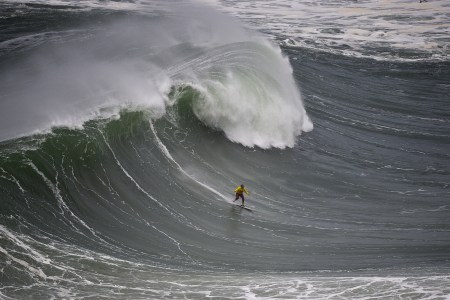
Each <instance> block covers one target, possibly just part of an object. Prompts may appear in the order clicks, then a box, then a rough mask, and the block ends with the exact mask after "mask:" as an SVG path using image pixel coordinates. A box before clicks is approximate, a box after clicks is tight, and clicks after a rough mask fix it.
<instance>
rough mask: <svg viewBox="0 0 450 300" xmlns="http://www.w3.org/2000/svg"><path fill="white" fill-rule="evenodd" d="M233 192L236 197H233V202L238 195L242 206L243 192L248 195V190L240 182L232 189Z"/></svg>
mask: <svg viewBox="0 0 450 300" xmlns="http://www.w3.org/2000/svg"><path fill="white" fill-rule="evenodd" d="M234 192H235V193H236V199H234V200H233V202H234V201H236V200H237V199H239V197H240V198H241V199H242V206H244V201H245V199H244V193H246V194H247V195H250V194H249V193H248V191H247V190H246V189H245V188H244V185H243V184H241V185H240V186H238V187H237V188H236V189H235V190H234Z"/></svg>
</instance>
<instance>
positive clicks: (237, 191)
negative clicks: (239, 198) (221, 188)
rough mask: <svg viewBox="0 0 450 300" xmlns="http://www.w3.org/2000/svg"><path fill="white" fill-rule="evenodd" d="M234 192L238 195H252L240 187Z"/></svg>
mask: <svg viewBox="0 0 450 300" xmlns="http://www.w3.org/2000/svg"><path fill="white" fill-rule="evenodd" d="M234 192H235V193H237V194H243V193H244V192H245V193H246V194H247V195H250V194H249V193H248V191H247V190H246V189H245V188H243V187H241V186H238V187H237V188H236V189H235V190H234Z"/></svg>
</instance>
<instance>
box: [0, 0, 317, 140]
mask: <svg viewBox="0 0 450 300" xmlns="http://www.w3.org/2000/svg"><path fill="white" fill-rule="evenodd" d="M168 8H170V12H171V16H170V17H165V18H154V19H148V18H139V17H118V19H119V20H115V21H105V22H104V23H102V24H101V26H98V25H90V26H89V25H85V27H84V29H81V28H79V29H78V32H77V33H75V37H74V33H73V31H70V32H68V33H67V35H66V36H61V33H60V32H59V33H58V34H57V35H58V36H59V38H58V39H56V41H53V42H48V43H44V45H39V46H36V47H35V48H34V49H33V50H32V54H31V55H28V56H27V57H25V59H23V60H22V59H21V60H13V62H11V64H10V65H8V68H9V72H8V73H7V74H3V75H2V76H1V78H0V79H1V80H0V82H1V84H0V88H1V90H2V91H3V93H4V95H5V96H4V99H2V101H1V103H0V105H1V110H0V111H1V118H0V119H1V124H0V128H1V131H0V138H1V139H2V140H5V139H11V138H14V137H17V136H23V135H27V134H30V133H36V132H42V131H46V130H49V129H51V128H53V127H58V126H59V127H60V126H68V127H81V126H82V124H83V123H84V122H86V121H88V120H90V119H93V118H99V117H100V118H102V117H103V118H104V117H106V118H107V117H111V116H114V115H115V116H117V114H118V112H119V111H120V110H121V109H124V108H127V109H137V110H140V109H143V108H145V109H146V110H148V111H149V112H150V115H151V116H152V117H154V118H157V117H160V116H162V115H163V114H164V113H165V110H166V108H167V107H168V106H170V105H173V103H175V102H176V101H177V99H176V98H172V99H169V97H168V94H169V93H170V91H171V88H174V87H179V86H191V87H193V88H194V89H196V90H197V91H198V97H197V99H195V100H194V101H193V102H192V107H193V110H194V113H195V114H196V116H197V117H198V118H199V119H200V120H201V121H202V122H204V123H205V124H207V125H208V126H211V127H213V128H216V129H218V130H220V131H223V132H224V133H225V135H226V136H227V137H228V138H229V139H230V140H232V141H235V142H237V143H241V144H243V145H245V146H249V147H253V146H258V147H262V148H269V147H279V148H284V147H292V146H293V145H294V144H295V139H296V137H297V136H298V135H299V134H300V133H301V132H302V131H309V130H311V129H312V123H311V121H310V120H309V118H308V116H307V115H306V112H305V109H304V107H303V103H302V100H301V96H300V93H299V90H298V87H297V85H296V83H295V81H294V79H293V76H292V69H291V66H290V63H289V61H288V59H287V58H285V57H283V55H282V54H281V51H280V49H279V48H278V47H276V46H274V45H271V44H270V43H269V42H267V41H265V40H264V39H263V38H262V37H261V36H259V35H258V34H256V33H254V32H249V31H247V30H245V29H244V28H242V27H241V25H240V24H239V23H237V22H236V21H234V20H232V19H231V18H229V17H226V16H224V15H221V14H218V13H216V12H214V11H212V10H208V9H205V8H200V7H198V6H194V7H190V8H184V7H183V9H181V8H180V7H179V6H176V5H175V6H168ZM50 35H51V34H50ZM55 35H56V33H55ZM49 40H51V39H50V38H49ZM11 55H12V54H11Z"/></svg>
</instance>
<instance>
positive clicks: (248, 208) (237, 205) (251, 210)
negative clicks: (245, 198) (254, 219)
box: [235, 204, 253, 212]
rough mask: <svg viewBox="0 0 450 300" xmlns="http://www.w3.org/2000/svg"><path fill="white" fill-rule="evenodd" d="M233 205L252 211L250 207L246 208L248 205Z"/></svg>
mask: <svg viewBox="0 0 450 300" xmlns="http://www.w3.org/2000/svg"><path fill="white" fill-rule="evenodd" d="M235 205H236V206H239V207H240V208H243V209H246V210H248V211H251V212H253V210H251V209H250V208H248V207H245V206H242V205H240V204H235Z"/></svg>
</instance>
